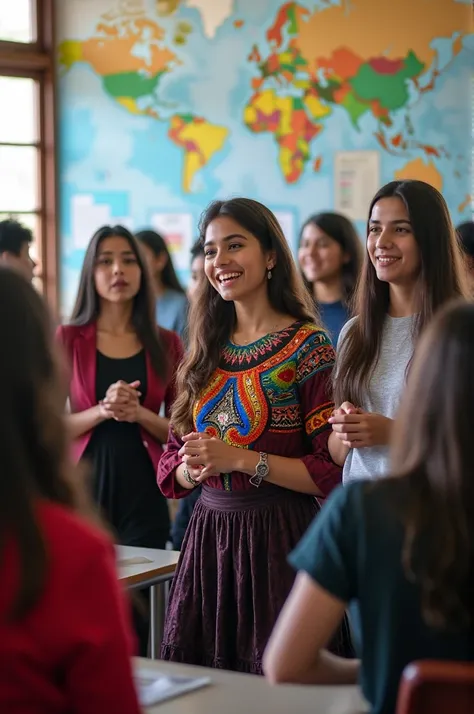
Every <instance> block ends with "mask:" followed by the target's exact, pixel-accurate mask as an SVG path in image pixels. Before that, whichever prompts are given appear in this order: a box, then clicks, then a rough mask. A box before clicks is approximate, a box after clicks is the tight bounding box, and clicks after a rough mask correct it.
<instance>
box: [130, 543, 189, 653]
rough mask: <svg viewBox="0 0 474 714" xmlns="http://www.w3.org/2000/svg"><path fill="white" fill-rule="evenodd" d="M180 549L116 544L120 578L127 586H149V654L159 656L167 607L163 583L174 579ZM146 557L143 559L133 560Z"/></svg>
mask: <svg viewBox="0 0 474 714" xmlns="http://www.w3.org/2000/svg"><path fill="white" fill-rule="evenodd" d="M178 559H179V552H177V551H174V550H156V549H154V548H134V547H132V546H128V545H119V546H117V565H118V571H119V579H120V581H121V582H122V583H124V585H125V586H126V587H127V588H128V589H130V590H133V589H137V588H148V587H149V588H150V655H151V658H152V659H156V658H157V657H158V652H159V648H160V644H161V639H162V637H163V626H164V621H165V610H166V586H167V584H168V583H169V581H170V580H172V579H173V576H174V573H175V570H176V565H177V563H178ZM134 560H138V561H139V560H145V561H146V562H135V563H134V562H133V561H134Z"/></svg>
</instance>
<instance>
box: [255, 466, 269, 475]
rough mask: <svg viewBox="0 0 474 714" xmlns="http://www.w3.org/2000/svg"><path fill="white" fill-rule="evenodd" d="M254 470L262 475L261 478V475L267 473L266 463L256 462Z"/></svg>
mask: <svg viewBox="0 0 474 714" xmlns="http://www.w3.org/2000/svg"><path fill="white" fill-rule="evenodd" d="M256 471H257V474H258V475H259V476H262V478H263V477H264V476H266V475H267V473H268V466H267V464H258V466H257V469H256Z"/></svg>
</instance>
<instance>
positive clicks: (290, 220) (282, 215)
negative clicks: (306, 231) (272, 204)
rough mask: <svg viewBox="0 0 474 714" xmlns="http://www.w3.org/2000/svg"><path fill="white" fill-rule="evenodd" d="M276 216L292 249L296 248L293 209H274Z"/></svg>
mask: <svg viewBox="0 0 474 714" xmlns="http://www.w3.org/2000/svg"><path fill="white" fill-rule="evenodd" d="M274 214H275V218H276V219H277V221H278V223H279V224H280V226H281V229H282V231H283V234H284V236H285V238H286V240H287V241H288V243H289V246H290V248H291V250H292V251H295V250H296V237H295V217H294V215H293V214H292V213H291V211H274Z"/></svg>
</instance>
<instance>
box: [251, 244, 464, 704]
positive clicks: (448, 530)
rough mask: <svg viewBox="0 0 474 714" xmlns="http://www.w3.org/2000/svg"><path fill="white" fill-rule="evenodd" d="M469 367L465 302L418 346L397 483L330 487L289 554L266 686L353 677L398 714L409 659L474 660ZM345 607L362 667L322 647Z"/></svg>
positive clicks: (445, 313)
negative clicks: (290, 575) (351, 614)
mask: <svg viewBox="0 0 474 714" xmlns="http://www.w3.org/2000/svg"><path fill="white" fill-rule="evenodd" d="M455 259H456V256H455ZM473 364H474V305H473V304H472V303H468V302H465V301H462V302H458V303H454V304H451V306H450V307H448V308H445V309H444V310H442V311H441V312H440V313H438V316H437V317H435V318H434V320H433V321H432V322H431V324H430V326H429V327H428V328H427V331H426V333H425V335H424V336H423V337H422V339H421V342H420V344H419V347H418V348H417V350H416V353H415V358H414V361H413V364H412V366H411V369H410V374H409V378H408V387H407V389H406V392H405V394H404V398H403V401H402V406H401V411H400V413H399V417H398V419H397V421H396V423H395V427H394V435H393V457H392V471H391V473H392V474H393V475H392V477H387V478H385V479H380V480H377V481H375V482H374V481H357V482H354V483H352V484H350V485H349V486H346V487H340V488H338V489H337V490H336V491H334V492H333V493H332V494H331V496H330V497H329V499H328V502H327V503H326V505H324V506H323V508H322V511H321V513H320V514H319V515H318V516H317V518H316V519H315V521H314V522H313V524H312V525H311V527H310V528H309V530H308V532H307V534H306V535H305V536H304V538H303V540H302V541H301V542H300V544H299V545H298V546H297V548H296V550H294V552H293V553H292V554H291V556H290V562H291V563H292V565H293V566H294V567H295V568H296V569H297V570H298V571H299V573H298V577H297V580H296V583H295V586H294V588H293V591H292V592H291V594H290V596H289V598H288V601H287V603H286V604H285V606H284V608H283V611H282V613H281V615H280V619H279V621H278V623H277V625H276V627H275V630H274V633H273V635H272V637H271V639H270V642H269V645H268V647H267V650H266V653H265V657H264V669H265V672H266V675H267V676H268V677H269V679H270V680H272V681H273V682H280V681H285V682H299V683H307V684H308V683H321V684H329V683H331V684H349V683H355V682H356V681H357V679H358V677H359V675H360V681H361V685H362V691H363V693H364V695H365V697H366V699H367V700H368V702H369V703H370V704H371V712H372V714H394V712H395V708H396V701H397V694H398V687H399V683H400V678H401V675H402V672H403V670H404V668H405V667H406V666H407V665H408V664H409V663H411V662H413V661H417V660H423V659H441V660H453V661H468V662H472V661H474V636H473V635H474V577H473V576H474V480H473V471H474V460H473V459H474V457H473V450H472V426H471V423H470V420H469V418H468V414H469V413H470V410H471V408H472V404H473V401H474V372H473V370H472V365H473ZM349 604H351V605H353V606H354V609H355V611H356V614H357V617H358V624H360V630H361V642H360V643H357V644H358V649H359V653H360V656H361V661H360V662H359V661H357V660H352V661H348V660H342V659H340V658H339V657H335V656H334V655H331V654H329V653H328V652H326V651H325V650H324V647H325V646H326V643H327V642H328V641H329V640H330V638H331V636H332V634H333V632H334V631H335V630H336V628H337V626H338V625H339V623H340V621H341V620H342V617H343V616H344V613H345V611H346V608H347V607H348V605H349ZM359 670H360V671H359Z"/></svg>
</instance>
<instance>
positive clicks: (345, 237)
mask: <svg viewBox="0 0 474 714" xmlns="http://www.w3.org/2000/svg"><path fill="white" fill-rule="evenodd" d="M311 225H312V226H316V228H319V229H320V230H321V231H323V233H325V234H326V235H327V236H329V238H332V240H334V241H336V243H338V244H339V245H340V246H341V250H342V252H343V253H345V254H346V255H347V256H348V260H347V261H346V262H345V263H343V264H342V266H341V285H342V299H343V301H344V303H345V304H346V305H348V306H349V307H350V306H351V304H352V298H353V295H354V290H355V288H356V285H357V281H358V279H359V273H360V268H361V265H362V247H361V242H360V239H359V236H358V235H357V231H356V229H355V227H354V225H353V223H351V221H350V220H349V219H348V218H346V216H343V215H342V214H340V213H332V212H330V211H326V212H324V213H315V214H314V215H313V216H310V217H309V218H308V219H307V220H306V221H305V222H304V223H303V225H302V227H301V232H300V241H299V242H300V245H301V241H302V238H303V231H304V229H305V228H306V226H311ZM303 280H304V282H305V285H306V287H307V288H308V290H310V291H311V295H312V296H313V299H314V294H313V289H312V288H313V286H312V283H310V282H309V281H308V280H306V278H305V277H304V275H303Z"/></svg>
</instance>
